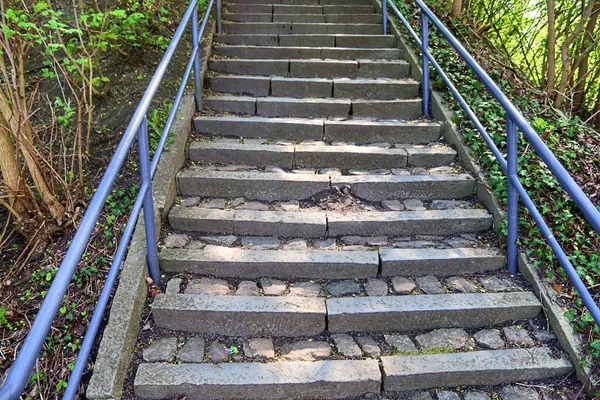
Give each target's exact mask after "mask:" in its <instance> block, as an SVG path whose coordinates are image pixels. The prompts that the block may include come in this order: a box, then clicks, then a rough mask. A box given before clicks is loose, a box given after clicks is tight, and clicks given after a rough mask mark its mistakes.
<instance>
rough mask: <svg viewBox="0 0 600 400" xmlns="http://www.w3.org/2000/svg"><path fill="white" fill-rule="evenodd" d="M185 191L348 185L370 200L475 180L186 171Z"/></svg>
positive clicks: (445, 195) (444, 189)
mask: <svg viewBox="0 0 600 400" xmlns="http://www.w3.org/2000/svg"><path fill="white" fill-rule="evenodd" d="M177 185H178V188H179V193H180V194H181V195H183V196H200V197H226V198H234V197H245V198H247V199H251V200H265V201H275V200H280V201H285V200H304V199H308V198H310V197H312V196H314V195H315V194H317V193H319V192H322V191H324V190H326V189H328V188H329V187H330V186H349V187H350V191H351V193H352V194H354V195H355V196H357V197H359V198H361V199H364V200H368V201H383V200H388V199H398V198H400V199H420V200H433V199H435V200H442V199H457V198H462V197H468V196H471V195H472V194H473V191H474V189H475V180H474V179H473V178H472V177H471V176H470V175H468V174H457V175H450V174H441V175H433V174H432V175H358V176H331V177H330V176H328V175H314V174H312V175H310V174H293V173H270V172H252V171H249V172H245V171H242V172H238V171H231V172H230V171H203V170H201V169H194V170H185V171H182V172H181V173H180V174H179V175H178V177H177Z"/></svg>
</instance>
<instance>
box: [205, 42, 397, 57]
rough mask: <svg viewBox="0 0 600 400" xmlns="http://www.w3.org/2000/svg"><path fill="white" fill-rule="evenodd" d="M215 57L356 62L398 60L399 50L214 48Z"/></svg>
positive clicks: (228, 46)
mask: <svg viewBox="0 0 600 400" xmlns="http://www.w3.org/2000/svg"><path fill="white" fill-rule="evenodd" d="M214 54H215V56H216V57H227V58H238V59H247V60H252V59H272V60H287V59H292V60H295V59H328V60H356V59H372V60H381V59H392V60H394V59H398V58H399V57H400V50H399V49H393V48H392V49H384V48H376V49H368V48H350V47H293V46H238V45H227V46H215V48H214Z"/></svg>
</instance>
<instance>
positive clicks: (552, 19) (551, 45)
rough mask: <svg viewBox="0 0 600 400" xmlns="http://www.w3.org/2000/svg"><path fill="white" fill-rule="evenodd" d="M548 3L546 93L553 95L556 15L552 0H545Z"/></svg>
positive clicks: (554, 83)
mask: <svg viewBox="0 0 600 400" xmlns="http://www.w3.org/2000/svg"><path fill="white" fill-rule="evenodd" d="M547 4H548V41H547V45H546V53H547V59H548V66H547V68H546V74H547V75H546V93H548V95H549V96H552V95H553V92H554V86H555V85H556V15H555V12H554V11H555V10H554V0H547Z"/></svg>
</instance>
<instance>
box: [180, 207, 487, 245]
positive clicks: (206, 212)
mask: <svg viewBox="0 0 600 400" xmlns="http://www.w3.org/2000/svg"><path fill="white" fill-rule="evenodd" d="M169 224H170V225H171V227H172V228H173V229H179V230H184V231H196V232H205V233H217V234H226V235H229V234H231V235H242V236H277V237H299V236H300V237H305V238H321V237H325V235H326V234H328V235H329V236H331V237H336V236H344V235H364V236H377V235H391V236H394V235H451V234H457V233H469V232H480V231H485V230H487V229H490V228H491V226H492V217H491V215H490V214H489V213H488V212H487V211H485V210H439V211H438V210H428V211H398V212H396V211H387V212H375V211H365V212H354V213H336V212H316V211H310V212H286V211H253V210H213V209H203V208H199V207H174V208H173V209H172V210H171V212H170V213H169Z"/></svg>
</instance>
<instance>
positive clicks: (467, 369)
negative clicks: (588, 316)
mask: <svg viewBox="0 0 600 400" xmlns="http://www.w3.org/2000/svg"><path fill="white" fill-rule="evenodd" d="M381 364H382V370H383V390H384V391H386V392H396V391H401V390H417V389H429V388H434V387H435V388H437V387H444V386H446V387H459V386H470V385H473V386H479V385H481V386H489V385H504V384H506V383H510V382H519V381H534V380H544V379H548V378H554V377H558V376H562V375H565V374H568V373H569V372H571V370H572V369H573V366H572V365H571V363H570V362H569V361H567V360H566V359H565V358H564V357H556V356H554V355H553V354H552V350H551V349H549V348H546V347H534V348H531V349H507V350H487V351H475V352H467V353H449V354H431V355H418V356H391V357H381Z"/></svg>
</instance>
